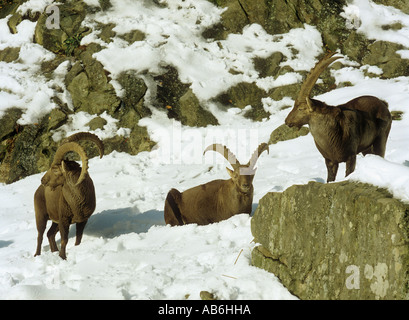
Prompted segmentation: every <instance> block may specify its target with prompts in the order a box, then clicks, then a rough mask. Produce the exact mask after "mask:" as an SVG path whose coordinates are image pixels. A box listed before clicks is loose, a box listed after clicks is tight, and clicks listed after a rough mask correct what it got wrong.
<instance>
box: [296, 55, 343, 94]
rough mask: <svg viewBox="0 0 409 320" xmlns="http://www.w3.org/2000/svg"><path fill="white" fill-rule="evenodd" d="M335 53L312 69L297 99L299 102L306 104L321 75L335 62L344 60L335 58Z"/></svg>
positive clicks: (327, 56) (326, 56) (325, 57)
mask: <svg viewBox="0 0 409 320" xmlns="http://www.w3.org/2000/svg"><path fill="white" fill-rule="evenodd" d="M335 53H336V52H331V53H327V54H326V55H325V56H324V57H323V58H322V59H321V60H320V61H318V62H317V64H316V65H315V67H314V68H312V69H311V71H310V73H309V74H308V75H307V77H306V78H305V80H304V82H303V84H302V85H301V89H300V93H299V94H298V97H297V100H298V101H302V102H305V99H306V98H309V97H310V94H311V90H312V88H313V87H314V85H315V83H316V82H317V80H318V78H319V76H320V75H321V73H322V72H323V71H324V70H325V69H326V68H327V67H328V66H329V65H330V64H331V63H333V62H334V61H335V60H337V59H340V58H342V57H333V55H334V54H335Z"/></svg>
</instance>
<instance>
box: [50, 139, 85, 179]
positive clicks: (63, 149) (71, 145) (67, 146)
mask: <svg viewBox="0 0 409 320" xmlns="http://www.w3.org/2000/svg"><path fill="white" fill-rule="evenodd" d="M71 151H72V152H76V153H78V154H79V156H80V157H81V162H82V169H81V174H80V177H79V178H78V181H77V183H76V185H78V184H80V183H81V182H82V181H84V179H85V176H86V174H87V173H88V157H87V154H86V153H85V151H84V149H83V148H82V147H81V146H80V145H79V144H78V143H76V142H67V143H64V144H63V145H61V146H60V147H59V148H58V149H57V151H56V152H55V155H54V160H53V163H52V165H51V166H53V165H60V164H61V162H62V160H63V159H64V156H65V155H66V154H67V153H68V152H71Z"/></svg>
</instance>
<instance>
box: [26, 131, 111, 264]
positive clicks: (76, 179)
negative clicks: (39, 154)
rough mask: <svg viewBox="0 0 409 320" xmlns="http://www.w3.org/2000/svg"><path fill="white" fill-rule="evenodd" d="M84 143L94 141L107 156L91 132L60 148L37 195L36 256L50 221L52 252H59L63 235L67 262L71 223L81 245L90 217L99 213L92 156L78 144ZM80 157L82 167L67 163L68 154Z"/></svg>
mask: <svg viewBox="0 0 409 320" xmlns="http://www.w3.org/2000/svg"><path fill="white" fill-rule="evenodd" d="M80 140H90V141H93V142H94V143H95V144H96V145H97V147H98V149H99V154H100V157H101V158H102V156H103V154H104V145H103V143H102V141H101V140H100V139H99V138H98V137H97V136H96V135H93V134H91V133H86V132H80V133H77V134H74V135H72V136H70V137H68V138H66V139H65V140H64V141H63V142H62V144H61V145H60V147H59V148H58V149H57V151H56V153H55V155H54V160H53V163H52V164H51V168H50V169H49V170H48V171H47V172H46V173H45V175H44V176H43V177H42V179H41V185H40V186H39V187H38V189H37V191H36V192H35V195H34V210H35V217H36V224H37V231H38V237H37V250H36V253H35V256H37V255H40V254H41V244H42V241H43V234H44V231H45V229H46V226H47V221H48V220H51V221H52V225H51V227H50V229H49V230H48V232H47V237H48V241H49V243H50V249H51V251H52V252H54V251H58V248H57V244H56V242H55V235H56V234H57V232H58V231H60V234H61V250H60V257H61V258H63V259H66V258H67V257H66V246H67V242H68V230H69V227H70V224H73V223H76V229H77V230H76V242H75V245H79V244H80V242H81V239H82V233H83V231H84V227H85V225H86V223H87V221H88V218H89V217H90V216H91V214H92V213H93V212H94V210H95V189H94V184H93V182H92V180H91V177H90V176H89V174H88V157H87V154H86V153H85V151H84V149H83V148H82V147H81V146H80V145H79V144H78V143H77V141H80ZM71 151H72V152H76V153H78V154H79V155H80V157H81V161H82V168H81V167H80V166H79V164H78V163H77V162H75V161H69V160H64V156H65V154H66V153H68V152H71Z"/></svg>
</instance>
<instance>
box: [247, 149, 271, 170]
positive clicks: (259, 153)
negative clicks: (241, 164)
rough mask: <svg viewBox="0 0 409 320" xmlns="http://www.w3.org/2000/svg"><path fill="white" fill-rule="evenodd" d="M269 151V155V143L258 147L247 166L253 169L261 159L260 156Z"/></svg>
mask: <svg viewBox="0 0 409 320" xmlns="http://www.w3.org/2000/svg"><path fill="white" fill-rule="evenodd" d="M266 150H267V153H268V152H269V150H268V144H267V143H262V144H260V145H259V146H258V148H257V149H256V150H255V151H254V152H253V155H252V156H251V158H250V160H249V162H248V163H247V165H248V166H249V167H250V168H251V169H253V168H254V166H255V165H256V162H257V160H258V158H259V157H260V155H261V154H262V153H263V152H264V151H266Z"/></svg>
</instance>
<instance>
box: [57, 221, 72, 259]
mask: <svg viewBox="0 0 409 320" xmlns="http://www.w3.org/2000/svg"><path fill="white" fill-rule="evenodd" d="M58 225H59V227H60V228H59V229H60V235H61V249H60V257H61V258H62V259H64V260H66V259H67V256H66V247H67V243H68V232H69V229H70V221H68V220H67V219H60V223H59V224H58Z"/></svg>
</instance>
